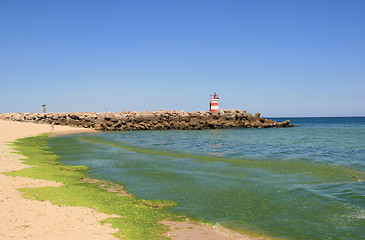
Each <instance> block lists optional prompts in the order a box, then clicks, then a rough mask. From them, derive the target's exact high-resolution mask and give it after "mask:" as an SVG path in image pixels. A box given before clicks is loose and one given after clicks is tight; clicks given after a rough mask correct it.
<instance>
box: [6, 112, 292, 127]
mask: <svg viewBox="0 0 365 240" xmlns="http://www.w3.org/2000/svg"><path fill="white" fill-rule="evenodd" d="M0 119H3V120H12V121H20V122H34V123H44V124H51V123H54V124H55V125H68V126H77V127H84V128H92V129H95V130H101V131H122V130H162V129H181V130H182V129H196V130H198V129H224V128H272V127H293V126H294V125H292V124H290V121H289V120H286V121H283V122H276V121H274V120H271V119H266V118H264V117H261V114H260V113H256V114H255V115H252V114H250V113H246V111H242V110H217V111H215V112H213V113H212V112H208V111H196V112H184V111H164V110H160V111H156V112H147V111H145V112H131V111H128V112H118V113H112V112H106V113H91V112H71V113H0Z"/></svg>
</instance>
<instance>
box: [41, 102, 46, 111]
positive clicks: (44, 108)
mask: <svg viewBox="0 0 365 240" xmlns="http://www.w3.org/2000/svg"><path fill="white" fill-rule="evenodd" d="M42 107H43V113H46V104H43V105H42Z"/></svg>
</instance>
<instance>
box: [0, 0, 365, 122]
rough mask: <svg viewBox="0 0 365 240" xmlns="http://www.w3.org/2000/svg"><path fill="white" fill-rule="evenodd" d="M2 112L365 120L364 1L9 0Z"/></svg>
mask: <svg viewBox="0 0 365 240" xmlns="http://www.w3.org/2000/svg"><path fill="white" fill-rule="evenodd" d="M0 43H1V44H0V81H1V85H0V112H41V105H42V104H43V103H46V104H47V107H48V111H49V112H51V111H52V112H70V111H90V112H104V111H113V112H118V111H124V110H136V111H144V110H149V111H153V110H158V109H169V110H185V111H195V110H207V109H208V105H209V95H210V94H211V93H213V92H214V91H216V92H217V93H218V94H219V96H220V107H221V108H222V109H237V108H239V109H243V110H247V111H248V112H251V113H255V112H261V113H262V114H263V115H264V116H269V117H270V116H271V117H274V116H364V115H365V1H363V0H343V1H337V0H313V1H312V0H287V1H284V0H278V1H273V0H270V1H263V0H260V1H252V0H224V1H223V0H219V1H218V0H145V1H142V0H133V1H131V0H130V1H126V0H125V1H123V0H118V1H117V0H108V1H102V0H100V1H91V0H84V1H81V0H77V1H65V0H63V1H49V0H45V1H37V0H33V1H28V0H16V1H15V0H0Z"/></svg>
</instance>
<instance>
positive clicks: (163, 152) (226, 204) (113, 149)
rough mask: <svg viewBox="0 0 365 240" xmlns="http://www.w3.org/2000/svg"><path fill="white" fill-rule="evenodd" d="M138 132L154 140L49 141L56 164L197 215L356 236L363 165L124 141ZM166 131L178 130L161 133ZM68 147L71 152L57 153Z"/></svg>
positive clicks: (287, 232)
mask: <svg viewBox="0 0 365 240" xmlns="http://www.w3.org/2000/svg"><path fill="white" fill-rule="evenodd" d="M143 134H145V135H146V138H153V137H151V135H150V134H152V133H149V132H145V133H138V134H137V133H123V136H126V137H125V138H126V139H131V141H119V140H117V141H115V139H113V138H116V137H118V136H120V135H118V134H115V135H112V134H109V135H108V134H107V135H105V134H100V135H82V136H79V137H62V138H57V139H52V140H51V141H50V145H51V146H52V149H53V150H54V151H55V152H57V153H58V154H60V155H61V156H62V162H65V163H67V164H80V163H82V164H85V165H87V166H89V167H90V168H91V170H90V174H91V176H93V177H97V178H102V179H107V180H111V181H115V182H120V183H123V184H124V185H125V186H126V187H127V188H128V190H129V191H131V192H132V193H133V194H134V195H135V196H137V197H140V198H144V199H155V198H162V199H168V200H172V201H174V202H177V203H178V206H177V207H176V208H175V209H174V211H176V212H177V213H184V214H188V215H189V216H190V217H193V218H195V219H198V220H200V221H204V222H208V223H211V224H215V223H219V224H221V225H223V226H225V227H228V228H231V229H234V230H239V231H242V232H254V233H256V234H259V235H260V234H261V235H265V236H271V237H278V238H289V239H330V238H332V239H361V238H362V235H363V232H364V201H363V200H364V196H363V194H362V193H363V191H361V189H364V185H363V182H362V180H363V179H364V173H362V172H361V171H357V170H354V169H351V168H348V167H345V166H336V165H331V164H322V163H314V162H309V161H305V160H303V159H292V160H290V159H284V160H280V159H279V160H278V159H273V160H267V159H259V160H257V159H250V158H237V157H236V158H231V157H227V156H222V157H217V156H210V155H207V154H202V153H199V154H197V153H195V152H194V151H190V152H189V151H188V150H187V151H181V150H179V151H177V150H176V147H175V148H173V147H171V146H170V145H167V147H163V144H160V143H159V142H155V143H154V144H156V146H157V147H153V145H152V144H145V143H144V141H149V140H148V139H147V140H146V138H143V139H142V140H143V141H141V142H142V143H141V144H135V145H131V144H128V142H133V140H135V139H134V138H136V137H135V135H138V136H143ZM153 134H155V135H158V134H159V133H153ZM170 134H179V133H178V132H169V133H161V135H163V136H169V135H170ZM184 134H185V135H188V134H190V133H186V132H185V133H184ZM193 134H198V133H193ZM214 134H216V133H214ZM106 136H107V137H106ZM110 136H111V137H110ZM138 139H139V138H137V140H138ZM178 140H181V139H178ZM138 141H139V140H138ZM135 142H136V141H135ZM151 145H152V146H151ZM66 146H73V148H74V151H71V152H65V151H63V150H62V149H63V148H67V147H66ZM351 190H352V191H351Z"/></svg>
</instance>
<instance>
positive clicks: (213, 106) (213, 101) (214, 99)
mask: <svg viewBox="0 0 365 240" xmlns="http://www.w3.org/2000/svg"><path fill="white" fill-rule="evenodd" d="M218 99H219V97H218V95H217V94H216V93H214V94H210V104H209V111H211V112H214V111H215V110H218V109H219V106H218Z"/></svg>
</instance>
